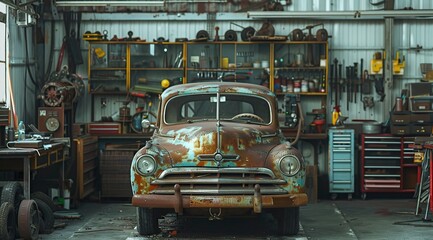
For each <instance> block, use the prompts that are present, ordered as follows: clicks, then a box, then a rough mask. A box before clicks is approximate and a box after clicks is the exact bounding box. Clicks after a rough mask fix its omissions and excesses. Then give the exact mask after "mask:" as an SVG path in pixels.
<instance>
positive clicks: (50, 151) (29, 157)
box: [0, 143, 65, 199]
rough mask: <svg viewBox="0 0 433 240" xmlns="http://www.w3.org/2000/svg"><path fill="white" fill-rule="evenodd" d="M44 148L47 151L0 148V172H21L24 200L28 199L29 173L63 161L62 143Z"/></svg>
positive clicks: (40, 149)
mask: <svg viewBox="0 0 433 240" xmlns="http://www.w3.org/2000/svg"><path fill="white" fill-rule="evenodd" d="M45 146H47V149H44V148H38V149H35V148H0V170H2V171H17V172H18V171H21V172H23V181H24V184H23V187H24V197H25V198H26V199H30V180H31V179H30V175H31V171H32V170H37V169H42V168H46V167H50V166H51V165H54V164H56V163H59V162H63V161H64V160H65V156H64V144H63V143H51V144H49V145H45ZM48 146H49V147H48Z"/></svg>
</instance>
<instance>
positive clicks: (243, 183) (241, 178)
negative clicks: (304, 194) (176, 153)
mask: <svg viewBox="0 0 433 240" xmlns="http://www.w3.org/2000/svg"><path fill="white" fill-rule="evenodd" d="M285 183H286V181H285V180H283V179H277V178H275V175H274V173H273V172H272V171H271V170H269V169H267V168H170V169H167V170H165V171H164V172H163V173H162V174H161V175H160V176H159V178H158V179H156V180H154V181H152V183H151V184H152V185H157V188H156V189H155V190H153V191H152V192H151V193H155V194H174V190H173V186H174V185H175V184H179V185H180V187H181V193H182V194H191V195H203V194H205V195H206V194H207V195H216V194H219V195H235V194H254V185H256V184H259V185H260V189H261V193H262V194H284V193H287V191H286V190H284V189H283V188H282V187H280V186H279V185H281V184H285Z"/></svg>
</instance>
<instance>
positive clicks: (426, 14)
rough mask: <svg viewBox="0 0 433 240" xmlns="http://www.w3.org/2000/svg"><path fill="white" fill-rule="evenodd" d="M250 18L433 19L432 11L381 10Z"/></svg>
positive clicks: (269, 14) (261, 14)
mask: <svg viewBox="0 0 433 240" xmlns="http://www.w3.org/2000/svg"><path fill="white" fill-rule="evenodd" d="M247 15H248V17H249V18H254V19H261V18H273V19H284V18H287V19H289V18H298V19H324V20H349V19H352V20H378V19H384V18H399V19H407V18H427V19H430V18H431V17H433V11H431V10H411V11H408V10H379V11H332V12H331V11H317V12H316V11H291V12H285V11H284V12H266V11H250V12H247Z"/></svg>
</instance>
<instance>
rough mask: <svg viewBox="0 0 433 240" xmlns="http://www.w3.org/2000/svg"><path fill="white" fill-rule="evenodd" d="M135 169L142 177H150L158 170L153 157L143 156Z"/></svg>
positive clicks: (138, 160)
mask: <svg viewBox="0 0 433 240" xmlns="http://www.w3.org/2000/svg"><path fill="white" fill-rule="evenodd" d="M135 168H136V169H137V171H138V173H140V174H141V175H144V176H149V175H151V174H153V173H154V172H155V170H156V162H155V159H154V158H153V157H152V156H149V155H143V156H141V157H139V158H138V159H137V162H136V164H135Z"/></svg>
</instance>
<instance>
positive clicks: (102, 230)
mask: <svg viewBox="0 0 433 240" xmlns="http://www.w3.org/2000/svg"><path fill="white" fill-rule="evenodd" d="M415 207H416V200H415V199H408V198H399V199H367V200H360V199H353V200H350V201H349V200H338V199H337V200H335V201H331V200H321V201H319V202H318V203H315V204H309V205H308V206H305V207H302V208H301V231H300V233H299V234H298V235H297V236H294V237H277V236H275V221H274V220H273V218H272V217H271V216H270V215H265V216H263V217H261V218H260V219H243V220H236V219H227V220H222V221H208V220H203V219H194V220H190V221H188V222H187V223H186V225H185V227H184V229H183V230H181V231H179V232H178V234H177V236H176V237H175V239H333V240H338V239H344V240H346V239H393V240H394V239H410V240H413V239H415V240H417V239H432V238H433V237H432V236H433V222H431V221H424V220H423V218H424V212H423V213H422V214H420V215H418V216H415V215H414V211H415ZM422 209H423V210H425V206H424V205H422ZM72 211H76V212H78V213H80V215H81V218H80V219H75V220H72V219H70V220H68V219H57V220H56V223H62V222H64V223H66V227H64V228H63V229H56V230H55V231H54V232H53V233H51V234H49V235H40V239H43V240H54V239H56V240H60V239H91V240H99V239H100V240H102V239H104V240H111V239H113V240H114V239H116V240H145V239H150V240H152V239H165V238H164V237H163V236H160V235H156V236H148V237H141V236H138V235H137V233H136V230H135V229H134V228H135V225H136V218H135V208H134V207H132V206H131V205H129V204H128V203H92V202H86V203H82V204H81V205H80V207H79V208H78V209H75V210H72ZM428 218H430V214H429V217H428ZM172 238H173V237H172Z"/></svg>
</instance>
